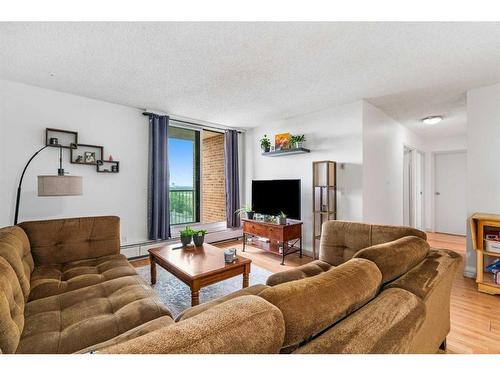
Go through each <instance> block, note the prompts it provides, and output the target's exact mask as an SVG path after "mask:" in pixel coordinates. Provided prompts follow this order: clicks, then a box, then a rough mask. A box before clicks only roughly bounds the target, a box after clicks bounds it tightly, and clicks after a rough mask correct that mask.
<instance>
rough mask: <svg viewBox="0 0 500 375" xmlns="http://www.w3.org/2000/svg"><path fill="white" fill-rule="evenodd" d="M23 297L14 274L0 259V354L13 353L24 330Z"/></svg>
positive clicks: (5, 261) (5, 262)
mask: <svg viewBox="0 0 500 375" xmlns="http://www.w3.org/2000/svg"><path fill="white" fill-rule="evenodd" d="M24 302H25V296H24V293H23V290H22V289H21V285H20V284H19V279H18V277H17V275H16V272H15V271H14V269H13V268H12V266H11V265H10V263H9V262H8V261H7V260H5V259H4V258H2V257H0V352H2V353H7V354H11V353H15V351H16V348H17V346H18V345H19V340H20V338H21V332H22V331H23V328H24Z"/></svg>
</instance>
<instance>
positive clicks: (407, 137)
mask: <svg viewBox="0 0 500 375" xmlns="http://www.w3.org/2000/svg"><path fill="white" fill-rule="evenodd" d="M405 145H406V146H409V147H410V148H414V149H418V150H422V148H423V143H422V140H421V139H420V137H419V136H417V135H416V134H415V133H413V132H412V131H411V130H409V129H408V128H406V127H404V126H402V125H401V124H400V123H399V122H397V121H396V120H394V119H393V118H391V117H389V116H388V115H386V114H385V113H384V112H382V111H381V110H380V109H378V108H377V107H375V106H374V105H372V104H370V103H368V102H366V101H364V102H363V187H364V189H363V219H364V221H366V222H371V223H377V224H391V225H403V156H404V154H403V150H404V146H405Z"/></svg>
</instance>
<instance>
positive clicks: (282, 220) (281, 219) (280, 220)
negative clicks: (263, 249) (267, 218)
mask: <svg viewBox="0 0 500 375" xmlns="http://www.w3.org/2000/svg"><path fill="white" fill-rule="evenodd" d="M277 221H278V224H279V225H286V214H285V213H284V212H283V211H281V212H280V214H279V215H278V216H277Z"/></svg>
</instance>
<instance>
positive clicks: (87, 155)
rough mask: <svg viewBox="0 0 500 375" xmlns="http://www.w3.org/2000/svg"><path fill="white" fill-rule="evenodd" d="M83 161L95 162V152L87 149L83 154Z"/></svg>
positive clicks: (87, 162)
mask: <svg viewBox="0 0 500 375" xmlns="http://www.w3.org/2000/svg"><path fill="white" fill-rule="evenodd" d="M83 162H84V163H85V164H95V162H96V160H95V152H91V151H85V152H84V154H83Z"/></svg>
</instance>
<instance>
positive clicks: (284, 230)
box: [242, 219, 302, 265]
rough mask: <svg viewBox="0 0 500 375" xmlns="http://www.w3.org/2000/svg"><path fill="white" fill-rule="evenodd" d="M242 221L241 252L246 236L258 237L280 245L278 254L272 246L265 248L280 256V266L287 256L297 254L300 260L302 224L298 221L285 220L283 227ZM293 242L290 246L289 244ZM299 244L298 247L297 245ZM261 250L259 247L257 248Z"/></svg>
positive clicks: (257, 221)
mask: <svg viewBox="0 0 500 375" xmlns="http://www.w3.org/2000/svg"><path fill="white" fill-rule="evenodd" d="M242 221H243V251H245V245H246V242H247V237H248V236H259V237H265V238H268V239H269V240H271V241H275V242H277V243H278V245H279V244H280V243H281V244H282V246H283V249H282V251H281V253H280V252H279V247H276V249H275V250H273V247H272V246H269V247H267V248H266V249H265V250H268V251H271V252H273V253H277V254H280V255H281V265H284V264H285V257H286V256H287V255H290V254H293V253H296V252H298V253H299V256H300V257H301V258H302V222H301V221H298V220H290V219H287V223H286V224H285V225H280V224H276V223H271V222H266V221H262V220H250V219H242ZM291 241H294V242H293V243H292V244H291V245H290V244H289V242H291ZM297 242H298V243H299V246H296V245H297ZM256 247H259V248H262V247H261V246H257V245H256Z"/></svg>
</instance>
